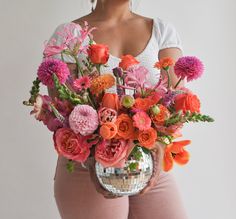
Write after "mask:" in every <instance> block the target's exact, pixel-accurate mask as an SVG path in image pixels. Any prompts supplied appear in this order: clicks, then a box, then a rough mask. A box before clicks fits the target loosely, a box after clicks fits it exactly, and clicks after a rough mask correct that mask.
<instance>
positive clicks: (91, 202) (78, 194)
mask: <svg viewBox="0 0 236 219" xmlns="http://www.w3.org/2000/svg"><path fill="white" fill-rule="evenodd" d="M66 161H67V160H66V158H64V157H62V156H59V157H58V160H57V167H56V171H55V176H54V196H55V200H56V204H57V207H58V210H59V213H60V215H61V218H62V219H186V218H187V216H186V213H185V210H184V207H183V205H182V201H181V198H180V196H179V193H178V189H177V187H176V184H175V181H174V179H173V177H172V175H170V174H169V173H165V172H161V174H160V176H159V181H158V184H157V185H156V186H155V187H153V188H152V189H151V190H149V191H148V192H147V193H145V194H144V195H135V196H130V197H128V196H123V197H120V198H116V199H106V198H104V197H103V195H101V194H100V193H97V191H96V190H95V187H94V185H93V183H92V182H91V180H90V175H89V172H88V170H87V169H85V168H83V167H82V166H81V165H80V164H79V163H76V165H75V171H74V172H73V173H68V172H67V170H66Z"/></svg>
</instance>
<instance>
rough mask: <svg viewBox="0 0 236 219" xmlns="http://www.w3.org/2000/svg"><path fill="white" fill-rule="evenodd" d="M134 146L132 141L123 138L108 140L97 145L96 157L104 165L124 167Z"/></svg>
mask: <svg viewBox="0 0 236 219" xmlns="http://www.w3.org/2000/svg"><path fill="white" fill-rule="evenodd" d="M132 148H133V143H132V141H128V140H123V139H111V140H106V141H103V142H101V143H100V144H98V145H97V146H96V148H95V159H96V161H97V162H99V163H101V164H102V165H103V166H104V167H116V168H122V167H124V165H125V161H126V158H127V156H128V154H129V152H130V151H131V150H132Z"/></svg>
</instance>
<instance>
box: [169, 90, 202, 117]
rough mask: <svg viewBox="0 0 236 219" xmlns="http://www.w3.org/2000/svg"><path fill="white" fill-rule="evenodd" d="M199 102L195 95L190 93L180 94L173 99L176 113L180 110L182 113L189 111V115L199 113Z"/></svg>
mask: <svg viewBox="0 0 236 219" xmlns="http://www.w3.org/2000/svg"><path fill="white" fill-rule="evenodd" d="M200 106H201V103H200V100H199V99H198V97H197V95H194V94H191V93H184V94H180V95H178V96H177V97H176V98H175V104H174V108H175V110H176V111H179V110H182V111H183V113H186V112H187V111H190V112H191V113H194V112H197V113H199V112H200Z"/></svg>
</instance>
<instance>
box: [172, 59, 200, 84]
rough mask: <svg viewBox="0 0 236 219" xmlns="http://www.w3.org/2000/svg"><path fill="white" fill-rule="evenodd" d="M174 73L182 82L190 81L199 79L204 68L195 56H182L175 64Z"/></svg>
mask: <svg viewBox="0 0 236 219" xmlns="http://www.w3.org/2000/svg"><path fill="white" fill-rule="evenodd" d="M174 71H175V74H176V75H177V77H179V78H181V79H182V80H183V79H185V78H187V81H192V80H194V79H197V78H199V77H201V75H202V73H203V71H204V66H203V63H202V62H201V61H200V60H199V59H198V58H197V57H195V56H184V57H181V58H179V59H178V61H177V62H176V63H175V66H174Z"/></svg>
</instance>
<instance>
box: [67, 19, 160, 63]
mask: <svg viewBox="0 0 236 219" xmlns="http://www.w3.org/2000/svg"><path fill="white" fill-rule="evenodd" d="M155 22H156V19H155V18H152V31H151V35H150V37H149V39H148V41H147V43H146V46H145V47H144V49H143V50H142V51H141V52H139V53H138V55H136V56H133V55H132V56H133V57H134V58H135V59H138V58H139V57H140V56H142V55H143V54H144V53H145V52H146V50H147V49H148V47H149V46H150V44H151V41H152V39H153V37H154V29H155ZM70 23H73V24H76V25H80V24H78V23H75V22H73V21H71V22H70ZM93 42H94V43H95V44H97V43H96V41H95V40H93ZM129 55H131V54H129ZM109 57H112V58H114V59H117V60H121V58H120V57H117V56H114V55H112V54H111V53H109Z"/></svg>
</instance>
